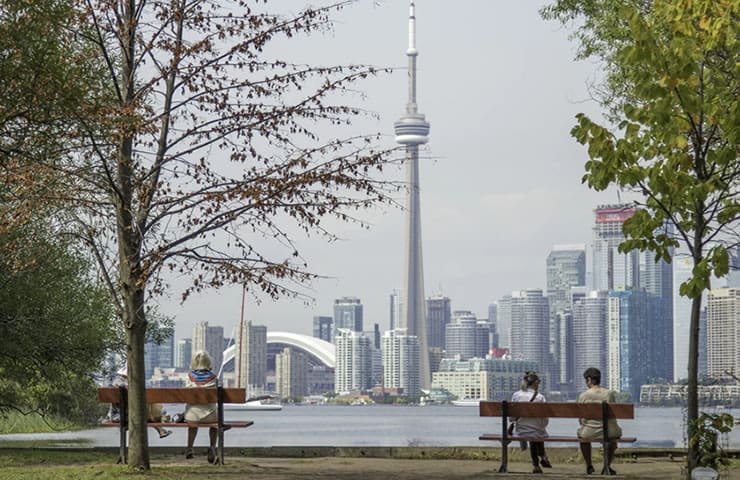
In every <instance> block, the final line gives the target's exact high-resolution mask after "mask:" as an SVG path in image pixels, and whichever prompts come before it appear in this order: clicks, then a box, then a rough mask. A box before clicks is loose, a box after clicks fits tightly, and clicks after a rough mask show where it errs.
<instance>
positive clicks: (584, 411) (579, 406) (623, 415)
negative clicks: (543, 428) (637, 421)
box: [478, 401, 637, 475]
mask: <svg viewBox="0 0 740 480" xmlns="http://www.w3.org/2000/svg"><path fill="white" fill-rule="evenodd" d="M480 416H481V417H501V434H483V435H481V436H480V437H478V439H479V440H496V441H499V442H501V467H500V468H499V472H502V473H504V472H507V469H508V461H509V456H508V448H507V447H508V444H509V443H511V442H520V441H521V442H523V441H527V442H574V443H581V442H583V439H581V438H578V437H576V436H573V437H566V436H552V437H544V438H539V437H537V438H536V437H522V436H514V435H509V433H508V426H509V424H508V423H509V417H516V418H519V417H535V418H586V419H592V420H601V422H602V425H603V430H604V435H603V438H601V439H600V440H596V439H594V440H591V441H601V443H602V445H603V448H604V468H603V470H602V471H601V474H602V475H609V468H608V465H609V458H608V451H609V450H608V449H607V448H606V444H607V443H608V441H609V437H608V426H607V423H608V422H607V420H608V419H610V418H616V419H633V418H635V406H634V405H633V404H631V403H607V402H603V403H572V402H568V403H565V402H551V403H539V402H538V403H534V402H485V401H482V402H480ZM636 440H637V439H636V438H632V437H622V438H619V439H617V440H616V441H618V442H620V443H632V442H635V441H636Z"/></svg>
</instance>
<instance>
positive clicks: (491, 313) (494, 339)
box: [488, 302, 501, 348]
mask: <svg viewBox="0 0 740 480" xmlns="http://www.w3.org/2000/svg"><path fill="white" fill-rule="evenodd" d="M488 323H490V324H491V336H490V344H491V348H494V347H495V348H498V347H500V346H501V338H500V337H499V334H498V305H497V304H496V302H493V303H492V304H490V305H488Z"/></svg>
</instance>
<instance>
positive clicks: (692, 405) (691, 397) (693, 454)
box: [686, 296, 702, 480]
mask: <svg viewBox="0 0 740 480" xmlns="http://www.w3.org/2000/svg"><path fill="white" fill-rule="evenodd" d="M701 298H702V297H701V296H699V297H697V298H694V299H692V301H691V322H690V326H689V371H688V374H689V384H688V387H687V390H686V397H687V398H686V400H687V401H686V403H687V407H686V409H687V412H686V417H687V418H686V423H687V428H688V430H687V433H688V452H687V458H688V470H687V480H691V471H692V470H693V469H694V468H696V466H697V460H698V458H697V457H698V455H697V449H696V447H693V446H691V439H692V437H693V436H694V434H695V433H696V425H695V423H694V422H696V419H697V418H699V391H698V388H699V387H698V378H699V316H700V315H701Z"/></svg>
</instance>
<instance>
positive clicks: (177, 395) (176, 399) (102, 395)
mask: <svg viewBox="0 0 740 480" xmlns="http://www.w3.org/2000/svg"><path fill="white" fill-rule="evenodd" d="M223 392H224V403H244V402H246V401H247V392H246V390H244V389H243V388H224V389H223ZM118 395H119V394H118V387H100V388H98V402H101V403H118V402H119V400H120V398H119V396H118ZM217 401H218V399H217V390H216V389H215V388H147V389H146V403H192V404H199V403H216V402H217Z"/></svg>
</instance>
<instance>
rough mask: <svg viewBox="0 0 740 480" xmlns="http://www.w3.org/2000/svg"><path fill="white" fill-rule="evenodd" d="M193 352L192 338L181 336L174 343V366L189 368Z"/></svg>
mask: <svg viewBox="0 0 740 480" xmlns="http://www.w3.org/2000/svg"><path fill="white" fill-rule="evenodd" d="M192 354H193V340H192V339H190V338H181V339H180V340H178V341H177V344H176V345H175V367H177V368H180V369H183V370H190V359H191V358H192Z"/></svg>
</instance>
